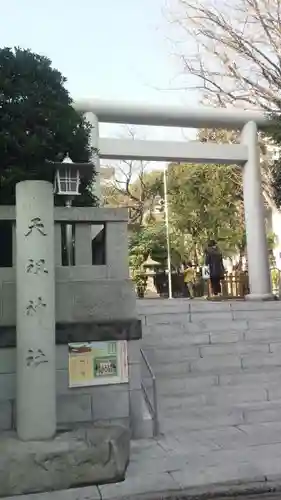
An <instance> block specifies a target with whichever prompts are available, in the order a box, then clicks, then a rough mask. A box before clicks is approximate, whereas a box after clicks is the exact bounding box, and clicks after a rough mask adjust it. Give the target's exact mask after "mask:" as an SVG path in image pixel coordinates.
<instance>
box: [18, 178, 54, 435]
mask: <svg viewBox="0 0 281 500" xmlns="http://www.w3.org/2000/svg"><path fill="white" fill-rule="evenodd" d="M16 242H17V256H16V276H17V279H16V285H17V403H16V405H17V433H18V437H19V438H20V439H22V440H25V441H29V440H30V441H31V440H37V439H39V440H43V439H50V438H52V437H53V436H54V434H55V432H56V378H55V377H56V366H55V269H54V253H55V252H54V202H53V187H52V184H50V183H49V182H43V181H25V182H20V183H19V184H17V187H16Z"/></svg>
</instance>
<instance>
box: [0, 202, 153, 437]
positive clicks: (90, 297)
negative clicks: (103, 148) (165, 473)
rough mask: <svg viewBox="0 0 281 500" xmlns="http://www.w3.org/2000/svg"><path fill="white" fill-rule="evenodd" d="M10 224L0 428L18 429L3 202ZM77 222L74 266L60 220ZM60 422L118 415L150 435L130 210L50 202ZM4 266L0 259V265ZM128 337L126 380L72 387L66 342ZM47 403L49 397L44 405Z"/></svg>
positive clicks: (1, 278) (2, 300) (0, 310)
mask: <svg viewBox="0 0 281 500" xmlns="http://www.w3.org/2000/svg"><path fill="white" fill-rule="evenodd" d="M1 220H2V221H3V220H4V221H8V222H9V223H10V224H11V225H12V242H11V245H10V247H12V254H13V258H12V259H11V262H12V266H10V267H0V430H1V429H2V430H3V429H11V428H15V426H16V422H15V418H16V417H15V415H16V412H15V404H16V403H15V398H16V349H15V347H16V273H15V261H16V259H15V256H16V245H15V209H14V207H0V222H1ZM66 223H67V224H72V225H74V226H75V265H73V266H67V265H65V262H63V241H62V240H63V231H62V226H63V225H65V224H66ZM98 226H102V227H103V228H104V235H105V237H104V248H102V249H101V251H102V252H104V257H103V256H99V257H98V259H97V261H94V257H93V241H94V239H95V238H94V236H93V230H94V231H95V228H96V227H98ZM54 250H55V263H56V268H55V279H56V297H55V301H56V365H57V371H56V379H57V423H58V425H59V426H69V425H71V426H73V425H77V424H79V423H81V422H91V421H95V422H96V421H100V420H102V421H115V422H122V423H125V424H130V427H131V429H132V434H133V436H134V437H136V438H137V437H148V436H150V435H151V433H152V422H151V417H150V415H149V414H148V412H147V409H146V406H145V403H144V398H143V394H142V390H141V374H140V372H141V370H140V362H141V359H140V344H139V339H140V338H141V322H140V321H139V320H138V319H136V318H137V312H136V297H135V292H134V288H133V285H132V282H131V280H130V278H129V267H128V241H127V210H126V209H105V208H102V209H99V208H55V249H54ZM0 266H1V264H0ZM111 340H127V341H128V363H129V384H116V385H106V386H95V387H87V388H75V389H69V387H68V346H67V345H68V343H71V342H94V341H111ZM47 404H48V402H47V401H46V405H47Z"/></svg>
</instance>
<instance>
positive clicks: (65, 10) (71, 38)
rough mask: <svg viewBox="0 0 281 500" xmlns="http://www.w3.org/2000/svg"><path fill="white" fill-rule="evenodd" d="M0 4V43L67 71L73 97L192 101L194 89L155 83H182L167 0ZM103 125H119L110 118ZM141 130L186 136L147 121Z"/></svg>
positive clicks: (162, 135) (148, 133)
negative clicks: (40, 56) (39, 56)
mask: <svg viewBox="0 0 281 500" xmlns="http://www.w3.org/2000/svg"><path fill="white" fill-rule="evenodd" d="M0 7H1V10H0V12H1V15H0V46H1V47H3V46H10V47H13V46H16V45H18V46H20V47H24V48H30V49H31V50H33V51H35V52H38V53H40V54H44V55H46V56H48V57H49V58H50V59H51V60H52V62H53V65H54V66H55V67H57V68H58V69H59V70H60V71H61V72H62V73H63V74H64V75H65V76H66V77H67V79H68V82H67V87H68V89H69V91H70V93H71V95H72V96H73V98H79V97H97V98H102V99H116V100H129V101H146V102H151V103H153V102H154V103H159V104H160V103H164V104H169V103H170V104H183V105H188V103H190V102H192V105H194V95H192V96H191V95H190V94H188V93H186V92H181V91H160V90H157V88H158V89H159V88H160V89H161V88H162V89H163V88H171V87H175V86H179V85H181V83H182V82H181V77H180V76H178V75H180V72H181V68H180V64H179V61H178V59H177V58H176V57H174V56H172V55H171V54H172V52H173V48H172V45H171V43H170V42H169V41H168V39H167V38H168V36H169V29H170V27H169V25H168V23H167V21H166V19H165V16H164V15H163V8H164V7H165V0H80V1H77V0H48V1H43V0H9V2H7V1H6V0H0ZM102 133H103V135H104V133H106V134H109V133H110V135H116V134H120V131H119V129H118V127H117V126H112V127H103V128H102ZM142 133H143V131H142ZM144 135H145V137H146V138H159V139H165V138H166V139H167V138H178V139H182V138H183V134H182V132H181V131H180V130H175V129H172V130H171V129H158V130H155V128H153V129H152V130H151V131H149V130H148V129H146V130H145V132H144Z"/></svg>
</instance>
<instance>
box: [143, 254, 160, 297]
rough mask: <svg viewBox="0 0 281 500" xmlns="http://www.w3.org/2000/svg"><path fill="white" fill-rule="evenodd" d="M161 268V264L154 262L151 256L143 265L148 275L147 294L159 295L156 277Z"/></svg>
mask: <svg viewBox="0 0 281 500" xmlns="http://www.w3.org/2000/svg"><path fill="white" fill-rule="evenodd" d="M159 267H161V264H160V263H159V262H157V261H156V260H153V259H152V257H151V255H149V256H148V257H147V259H146V261H145V262H144V263H143V268H144V269H145V273H146V275H147V292H148V293H149V294H150V295H158V293H157V289H156V287H155V275H156V272H157V269H159Z"/></svg>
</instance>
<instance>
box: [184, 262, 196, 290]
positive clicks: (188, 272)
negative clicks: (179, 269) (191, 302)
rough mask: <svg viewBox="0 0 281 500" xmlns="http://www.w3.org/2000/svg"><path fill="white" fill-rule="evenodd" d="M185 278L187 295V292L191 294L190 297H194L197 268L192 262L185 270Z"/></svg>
mask: <svg viewBox="0 0 281 500" xmlns="http://www.w3.org/2000/svg"><path fill="white" fill-rule="evenodd" d="M183 279H184V287H185V295H187V292H188V294H189V298H190V299H193V298H194V281H195V269H194V268H193V265H192V262H188V263H187V264H186V265H185V267H184V271H183Z"/></svg>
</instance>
